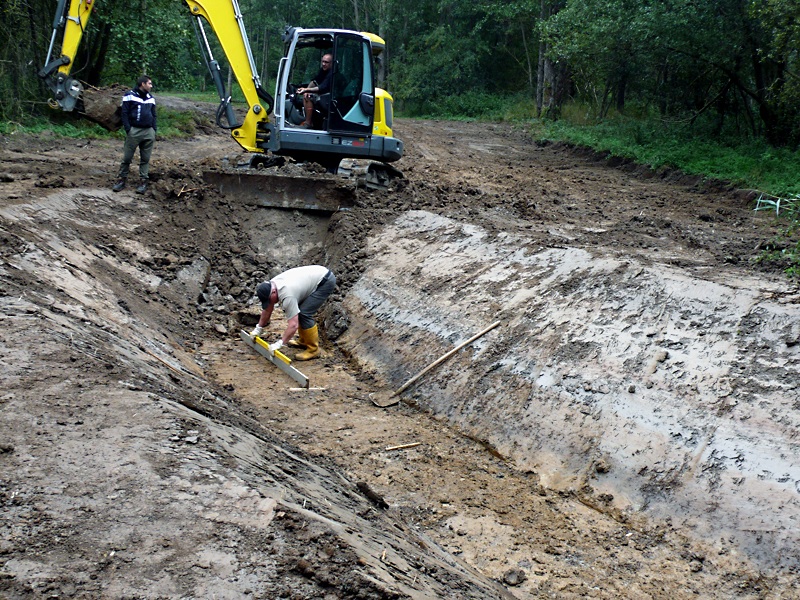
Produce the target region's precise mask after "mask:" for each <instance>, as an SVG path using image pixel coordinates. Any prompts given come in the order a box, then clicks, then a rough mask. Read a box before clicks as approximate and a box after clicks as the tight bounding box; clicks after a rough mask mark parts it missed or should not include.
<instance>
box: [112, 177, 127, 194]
mask: <svg viewBox="0 0 800 600" xmlns="http://www.w3.org/2000/svg"><path fill="white" fill-rule="evenodd" d="M111 189H112V190H114V191H115V192H121V191H122V190H124V189H125V180H124V179H120V180H119V181H117V183H115V184H114V187H112V188H111Z"/></svg>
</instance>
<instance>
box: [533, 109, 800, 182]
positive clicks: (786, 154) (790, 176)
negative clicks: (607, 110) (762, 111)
mask: <svg viewBox="0 0 800 600" xmlns="http://www.w3.org/2000/svg"><path fill="white" fill-rule="evenodd" d="M531 125H532V126H533V128H534V130H535V131H536V132H537V134H538V135H539V136H540V137H542V138H543V139H549V140H554V141H555V140H559V141H569V142H572V143H575V144H580V145H583V146H588V147H590V148H593V149H594V150H597V151H607V152H609V153H611V154H612V155H614V156H621V157H625V158H630V159H632V160H634V161H635V162H637V163H640V164H644V165H648V166H650V167H652V168H654V169H657V168H660V167H669V168H673V169H677V170H679V171H681V172H683V173H687V174H689V175H701V176H706V177H709V178H714V179H720V180H723V181H729V182H731V183H732V184H734V185H737V186H739V187H745V188H752V189H755V190H759V191H761V192H764V193H766V194H770V195H775V196H789V195H793V194H799V193H800V177H798V174H800V151H798V150H792V149H788V148H774V147H771V146H769V145H768V144H767V143H766V142H765V141H763V140H760V139H753V138H745V137H742V138H739V139H731V138H728V139H723V140H713V141H712V139H713V138H712V136H711V134H709V133H708V132H707V131H705V130H704V128H703V127H702V126H700V127H696V128H689V127H686V126H683V125H675V124H666V123H663V122H660V121H657V120H655V119H650V120H641V119H628V118H622V117H618V118H615V119H606V120H604V121H601V122H598V123H595V124H577V125H576V124H574V123H573V122H571V121H569V120H566V119H562V120H559V121H533V122H531Z"/></svg>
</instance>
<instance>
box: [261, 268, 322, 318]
mask: <svg viewBox="0 0 800 600" xmlns="http://www.w3.org/2000/svg"><path fill="white" fill-rule="evenodd" d="M327 273H328V267H321V266H319V265H311V266H308V267H295V268H294V269H289V270H288V271H284V272H283V273H281V274H280V275H278V276H277V277H273V278H272V283H274V284H275V287H276V288H277V290H278V302H280V304H281V308H283V312H284V313H286V318H287V319H291V318H292V317H295V316H297V315H299V314H300V303H301V302H302V301H303V300H305V299H306V298H308V297H309V296H310V295H311V294H313V293H314V290H316V289H317V286H318V285H319V282H320V281H322V278H323V277H325V275H327Z"/></svg>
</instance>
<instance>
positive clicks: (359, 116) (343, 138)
mask: <svg viewBox="0 0 800 600" xmlns="http://www.w3.org/2000/svg"><path fill="white" fill-rule="evenodd" d="M283 41H284V44H285V48H286V49H285V52H284V57H283V59H281V63H280V66H279V69H278V79H277V82H276V85H275V129H277V130H278V132H279V133H280V135H279V136H275V137H276V138H277V139H279V140H280V146H279V147H273V148H270V150H272V152H274V153H276V154H282V155H287V156H294V157H295V158H299V159H308V160H314V161H316V162H319V163H320V164H322V165H324V166H326V167H327V168H328V170H331V171H335V169H336V168H337V166H338V164H339V162H340V161H341V159H342V158H345V157H349V158H365V159H377V160H379V161H381V162H391V161H394V160H397V159H399V158H400V156H401V155H402V149H403V143H402V142H401V141H400V140H398V139H396V138H393V137H392V130H391V118H392V97H391V96H390V95H389V94H388V93H387V92H385V91H384V90H381V89H380V88H377V87H375V78H376V74H375V61H376V57H377V56H378V55H379V54H380V53H381V52H382V51H383V49H384V42H383V40H382V39H381V38H379V37H378V36H376V35H374V34H370V33H360V32H356V31H348V30H342V29H298V28H295V27H287V28H286V31H285V32H284V34H283ZM326 54H331V55H332V56H333V64H332V66H331V71H332V73H331V77H332V79H331V90H330V93H329V94H324V95H322V96H320V97H319V99H318V101H317V102H316V103H315V106H314V114H313V115H312V118H311V124H312V128H311V129H303V128H301V127H300V125H301V124H302V123H303V122H304V121H305V115H304V112H303V101H302V98H301V97H299V95H298V94H297V93H296V91H297V90H298V89H300V88H302V87H305V86H307V85H308V84H309V82H310V81H311V80H312V79H314V77H315V76H316V74H317V72H318V71H319V69H320V65H321V62H322V57H323V56H324V55H326Z"/></svg>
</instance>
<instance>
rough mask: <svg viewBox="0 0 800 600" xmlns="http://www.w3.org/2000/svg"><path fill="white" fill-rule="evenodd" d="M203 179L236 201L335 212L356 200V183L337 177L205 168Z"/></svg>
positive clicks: (267, 206)
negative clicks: (239, 171)
mask: <svg viewBox="0 0 800 600" xmlns="http://www.w3.org/2000/svg"><path fill="white" fill-rule="evenodd" d="M203 179H204V180H205V182H206V183H207V184H210V185H213V186H214V187H215V188H216V189H217V190H218V191H219V192H220V193H221V194H224V195H226V196H231V197H234V198H236V201H237V202H240V203H244V204H254V205H256V206H262V207H265V208H286V209H293V210H307V211H316V212H323V213H335V212H337V211H340V210H346V209H348V208H351V207H352V206H353V204H354V203H355V185H354V184H353V183H352V182H349V181H344V180H341V179H336V178H322V177H320V178H314V177H292V176H288V175H267V174H262V173H227V172H224V171H205V172H204V173H203Z"/></svg>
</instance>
